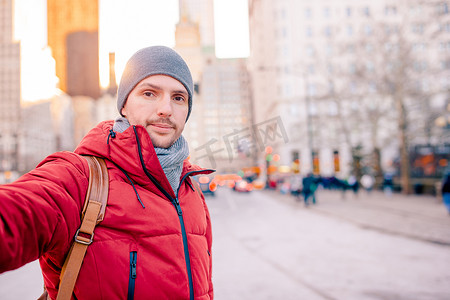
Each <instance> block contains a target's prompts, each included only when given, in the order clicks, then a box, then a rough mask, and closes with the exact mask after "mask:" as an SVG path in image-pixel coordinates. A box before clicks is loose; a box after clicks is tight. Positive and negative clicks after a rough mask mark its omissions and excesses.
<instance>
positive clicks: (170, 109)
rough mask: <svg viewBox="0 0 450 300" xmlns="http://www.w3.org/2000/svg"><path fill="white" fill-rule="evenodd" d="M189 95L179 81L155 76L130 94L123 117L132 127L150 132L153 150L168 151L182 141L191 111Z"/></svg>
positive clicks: (139, 84) (144, 81)
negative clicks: (139, 126) (182, 134)
mask: <svg viewBox="0 0 450 300" xmlns="http://www.w3.org/2000/svg"><path fill="white" fill-rule="evenodd" d="M188 100H189V94H188V92H187V90H186V88H185V87H184V86H183V84H181V82H179V81H178V80H176V79H174V78H172V77H170V76H166V75H152V76H149V77H147V78H145V79H143V80H142V81H141V82H139V83H138V84H137V85H136V87H135V88H134V89H133V90H132V91H131V92H130V94H129V96H128V99H127V101H126V102H125V105H124V107H123V108H122V115H123V116H125V118H127V119H128V121H129V122H130V124H131V125H142V126H144V127H145V129H147V132H148V134H149V135H150V138H151V140H152V143H153V146H155V147H158V148H168V147H170V146H172V144H173V143H174V142H175V141H176V140H177V139H178V138H179V137H180V135H181V133H182V132H183V129H184V124H185V122H186V118H187V114H188V110H189V103H188Z"/></svg>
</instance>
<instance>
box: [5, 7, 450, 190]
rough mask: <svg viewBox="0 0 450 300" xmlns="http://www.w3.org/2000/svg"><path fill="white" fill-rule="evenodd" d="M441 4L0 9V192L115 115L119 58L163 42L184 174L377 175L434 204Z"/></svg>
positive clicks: (442, 162) (442, 142) (447, 43)
mask: <svg viewBox="0 0 450 300" xmlns="http://www.w3.org/2000/svg"><path fill="white" fill-rule="evenodd" d="M448 6H449V4H448V1H437V0H435V1H431V0H430V1H421V0H417V1H400V0H398V1H396V0H390V1H387V0H386V1H383V0H377V1H352V0H348V1H339V2H332V1H315V2H314V3H310V1H301V0H291V1H288V0H285V1H278V2H277V1H265V0H254V1H248V2H247V1H244V0H234V1H224V0H215V1H206V0H205V1H201V0H179V1H176V0H169V1H164V2H163V3H162V2H161V1H137V0H134V1H128V2H126V3H125V2H123V1H118V0H111V1H105V0H103V1H102V0H100V1H88V0H85V1H83V0H79V1H68V0H67V1H56V0H55V1H52V0H49V1H45V0H38V1H26V0H16V1H12V0H2V2H1V12H0V13H1V27H0V32H1V35H0V37H1V40H0V93H1V103H0V105H1V110H0V111H1V119H0V126H1V127H0V128H1V130H0V132H1V133H0V143H1V147H0V182H2V183H5V182H9V181H11V180H14V179H15V178H17V177H18V176H20V174H22V173H24V172H26V171H28V170H30V169H32V168H33V167H35V166H36V164H37V163H38V162H39V161H41V160H42V159H43V158H44V157H45V156H46V155H48V154H50V153H52V152H54V151H58V150H73V149H74V147H75V146H76V145H77V143H78V142H79V141H80V139H81V138H82V137H83V136H84V135H85V134H86V133H87V131H88V130H89V129H90V128H91V127H93V126H95V125H96V124H97V123H98V122H100V121H102V120H105V119H112V118H115V117H117V112H116V108H115V97H116V90H117V82H118V81H119V80H120V76H121V72H122V70H123V68H124V65H125V62H126V60H127V59H128V58H129V56H131V55H132V53H134V52H135V51H136V50H138V49H140V48H142V47H145V46H149V45H154V44H163V45H167V46H169V47H173V48H175V49H176V50H177V51H178V52H179V53H181V55H182V56H183V57H184V58H185V59H186V60H187V62H188V64H189V66H190V68H191V70H192V73H193V77H194V80H195V97H194V98H195V100H194V101H195V110H194V113H193V116H192V118H191V119H190V120H189V122H188V124H187V129H186V132H185V135H186V137H187V138H188V140H189V141H190V148H191V160H192V161H194V162H195V163H198V164H201V165H203V166H205V167H212V168H216V169H217V170H218V172H219V173H237V172H241V174H242V173H245V174H248V175H250V176H253V177H256V178H261V180H263V181H267V177H273V179H274V180H275V179H276V180H279V179H280V178H283V177H285V176H286V174H287V175H288V176H289V175H290V174H307V173H308V172H313V173H314V174H315V175H321V176H328V177H329V176H335V177H337V178H342V179H345V178H348V177H349V176H355V177H356V178H357V179H360V178H361V177H362V176H363V175H364V174H370V175H371V176H373V177H374V178H375V179H376V183H377V184H378V185H381V184H382V181H383V176H385V175H386V174H388V176H390V177H392V178H393V181H394V188H395V189H396V190H399V191H400V190H401V191H403V192H405V193H411V192H416V193H436V192H437V189H436V183H438V182H439V180H440V179H441V178H442V177H443V175H444V173H445V170H446V168H447V166H448V158H449V153H450V135H449V129H450V100H449V86H450V76H449V75H450V21H449V11H448V10H449V8H448ZM267 147H269V149H270V150H267ZM268 151H269V152H270V153H269V152H268Z"/></svg>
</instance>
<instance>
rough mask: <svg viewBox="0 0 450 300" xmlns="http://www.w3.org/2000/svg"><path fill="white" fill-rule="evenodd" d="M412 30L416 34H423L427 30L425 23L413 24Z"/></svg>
mask: <svg viewBox="0 0 450 300" xmlns="http://www.w3.org/2000/svg"><path fill="white" fill-rule="evenodd" d="M411 31H412V32H413V33H415V34H423V33H424V31H425V25H424V24H422V23H416V24H412V25H411Z"/></svg>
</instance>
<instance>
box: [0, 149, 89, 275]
mask: <svg viewBox="0 0 450 300" xmlns="http://www.w3.org/2000/svg"><path fill="white" fill-rule="evenodd" d="M88 174H89V169H88V165H87V162H86V161H85V159H84V158H82V157H80V156H78V155H76V154H73V153H70V152H60V153H55V154H54V155H51V156H49V157H47V158H46V159H45V160H44V161H43V162H41V163H40V164H39V165H38V166H37V167H36V169H34V170H32V171H30V172H29V173H27V174H25V175H23V176H22V177H20V178H19V179H18V180H17V181H15V182H13V183H11V184H6V185H2V186H0V273H1V272H5V271H8V270H13V269H17V268H19V267H21V266H23V265H24V264H26V263H28V262H31V261H33V260H36V259H37V258H39V257H41V256H42V255H43V254H46V253H55V257H57V258H58V257H59V258H60V260H61V261H63V259H64V255H65V253H66V252H67V251H68V249H69V247H70V244H71V240H72V238H73V235H74V233H75V232H76V230H77V228H78V227H79V225H80V211H81V209H82V206H83V203H84V197H85V194H86V190H87V186H88V177H89V175H88ZM57 260H58V259H57ZM55 263H56V265H57V266H58V267H61V266H59V265H58V264H59V263H58V262H55Z"/></svg>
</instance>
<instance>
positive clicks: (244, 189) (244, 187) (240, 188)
mask: <svg viewBox="0 0 450 300" xmlns="http://www.w3.org/2000/svg"><path fill="white" fill-rule="evenodd" d="M233 189H234V190H235V191H236V192H241V193H248V192H251V191H253V185H252V184H251V183H249V182H248V181H246V180H239V181H236V184H235V185H234V188H233Z"/></svg>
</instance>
